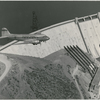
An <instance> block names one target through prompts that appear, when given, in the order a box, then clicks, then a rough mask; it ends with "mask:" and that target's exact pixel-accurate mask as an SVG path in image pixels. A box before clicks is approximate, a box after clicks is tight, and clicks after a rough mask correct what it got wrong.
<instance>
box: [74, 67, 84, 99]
mask: <svg viewBox="0 0 100 100" xmlns="http://www.w3.org/2000/svg"><path fill="white" fill-rule="evenodd" d="M78 67H79V66H78V65H76V68H75V69H74V71H73V73H72V77H73V79H74V80H75V83H76V87H77V89H78V91H79V93H80V96H81V99H84V96H83V94H82V91H81V90H80V87H79V84H78V82H77V80H76V78H75V75H76V74H77V71H78Z"/></svg>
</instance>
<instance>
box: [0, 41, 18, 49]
mask: <svg viewBox="0 0 100 100" xmlns="http://www.w3.org/2000/svg"><path fill="white" fill-rule="evenodd" d="M17 42H18V40H14V41H12V42H10V43H7V44H6V45H4V46H2V47H0V51H1V50H3V49H6V48H7V47H9V46H11V45H13V44H15V43H17Z"/></svg>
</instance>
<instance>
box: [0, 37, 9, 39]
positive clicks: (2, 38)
mask: <svg viewBox="0 0 100 100" xmlns="http://www.w3.org/2000/svg"><path fill="white" fill-rule="evenodd" d="M7 37H8V36H1V37H0V39H4V38H7Z"/></svg>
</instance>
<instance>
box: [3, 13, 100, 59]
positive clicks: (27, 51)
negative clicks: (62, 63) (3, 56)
mask: <svg viewBox="0 0 100 100" xmlns="http://www.w3.org/2000/svg"><path fill="white" fill-rule="evenodd" d="M99 20H100V13H97V14H93V15H89V16H84V17H81V18H75V19H73V20H69V21H65V22H62V23H58V24H55V25H52V26H49V27H46V28H43V29H40V30H38V31H36V32H41V33H43V34H46V35H47V36H49V37H50V40H48V41H47V42H46V43H45V42H42V43H41V45H39V44H38V45H32V44H23V45H22V44H21V45H11V46H9V47H7V48H6V49H4V50H2V51H1V52H2V53H11V54H18V55H28V56H33V57H40V58H43V57H45V56H47V55H49V54H51V53H54V52H56V51H58V50H60V49H62V48H64V46H65V45H67V46H69V45H77V46H78V47H80V48H81V49H82V50H83V51H84V52H91V54H92V55H93V56H94V57H95V58H97V57H99V56H100V48H99V44H100V22H99ZM36 32H34V33H36Z"/></svg>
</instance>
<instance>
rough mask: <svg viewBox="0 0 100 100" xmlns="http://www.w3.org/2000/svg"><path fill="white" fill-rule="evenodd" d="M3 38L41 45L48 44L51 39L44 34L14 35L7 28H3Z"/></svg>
mask: <svg viewBox="0 0 100 100" xmlns="http://www.w3.org/2000/svg"><path fill="white" fill-rule="evenodd" d="M2 38H9V39H12V40H16V42H18V41H23V44H33V45H37V44H41V42H46V41H47V40H49V39H50V38H49V37H48V36H46V35H44V34H41V33H40V32H38V33H30V34H12V33H10V32H9V31H8V29H7V28H2V32H1V37H0V39H2Z"/></svg>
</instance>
